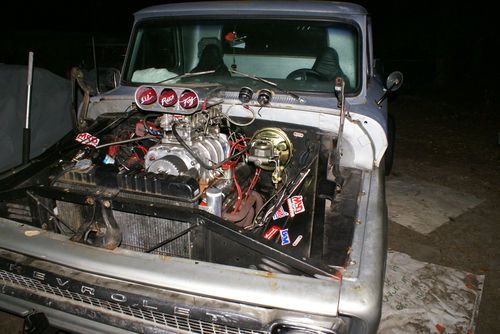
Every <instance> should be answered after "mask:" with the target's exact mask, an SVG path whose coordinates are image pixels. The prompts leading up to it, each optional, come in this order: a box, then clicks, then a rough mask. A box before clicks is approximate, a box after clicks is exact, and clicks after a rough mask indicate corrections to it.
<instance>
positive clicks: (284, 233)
mask: <svg viewBox="0 0 500 334" xmlns="http://www.w3.org/2000/svg"><path fill="white" fill-rule="evenodd" d="M280 235H281V246H285V245H288V244H290V235H289V234H288V229H284V230H280Z"/></svg>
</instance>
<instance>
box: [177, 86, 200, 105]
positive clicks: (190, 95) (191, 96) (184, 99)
mask: <svg viewBox="0 0 500 334" xmlns="http://www.w3.org/2000/svg"><path fill="white" fill-rule="evenodd" d="M179 104H180V105H181V108H183V109H193V108H196V107H197V106H198V96H196V93H195V92H193V91H191V90H185V91H184V92H182V94H181V97H180V98H179Z"/></svg>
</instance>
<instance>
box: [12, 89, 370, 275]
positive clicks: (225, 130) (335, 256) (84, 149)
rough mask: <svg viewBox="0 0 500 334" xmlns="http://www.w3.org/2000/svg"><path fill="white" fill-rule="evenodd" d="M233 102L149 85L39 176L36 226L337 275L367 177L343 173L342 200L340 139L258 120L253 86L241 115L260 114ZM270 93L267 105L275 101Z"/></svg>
mask: <svg viewBox="0 0 500 334" xmlns="http://www.w3.org/2000/svg"><path fill="white" fill-rule="evenodd" d="M222 92H223V90H222V88H221V86H219V85H213V84H208V85H207V84H204V85H196V84H190V85H189V86H163V85H161V86H141V87H138V88H137V90H136V94H135V104H133V105H132V106H131V107H130V108H129V110H127V111H126V112H123V113H118V114H115V113H105V114H103V115H101V116H99V117H98V118H97V119H96V120H95V122H94V124H93V125H92V126H91V127H89V128H88V129H87V130H86V132H82V133H79V134H77V136H76V138H74V137H73V138H74V139H73V142H72V143H71V145H69V146H71V147H73V149H71V150H66V151H67V153H66V154H65V155H64V156H63V157H62V158H61V157H60V159H58V161H57V162H55V163H54V164H52V165H51V166H50V167H49V168H44V169H43V170H42V171H41V172H39V173H38V174H37V175H38V176H37V178H38V181H35V182H36V183H42V184H43V183H44V181H43V180H46V179H48V184H47V185H48V186H40V187H36V188H34V189H32V190H29V191H27V192H26V193H27V195H28V204H29V205H28V206H30V207H31V210H32V212H33V210H35V212H37V214H36V215H34V217H36V218H35V220H36V221H35V222H36V223H38V225H40V226H42V227H43V228H45V229H48V230H51V231H54V232H56V233H60V234H63V235H66V236H68V237H70V239H71V240H72V241H75V242H80V243H85V244H88V245H92V246H97V247H102V248H107V249H115V248H117V247H120V248H124V249H130V250H133V251H140V252H147V253H153V254H158V255H163V256H177V257H185V258H190V259H195V260H202V261H208V262H214V263H220V264H227V265H234V266H240V267H247V268H253V269H262V270H266V271H270V272H284V273H291V274H306V275H312V276H315V275H323V276H331V275H335V273H336V270H338V269H340V268H342V266H343V265H344V263H345V261H346V259H347V256H348V251H349V247H350V244H351V240H352V233H353V228H354V227H353V226H354V225H353V220H354V219H353V216H354V210H355V207H356V200H357V194H358V191H359V184H360V179H361V178H360V172H359V171H356V170H348V171H347V170H346V171H344V175H343V180H344V189H343V191H342V196H340V197H339V199H340V198H341V199H342V201H340V200H338V199H337V198H336V197H337V194H336V189H337V187H336V183H335V182H334V178H333V177H332V173H333V172H332V170H333V169H332V164H333V163H334V157H333V153H332V152H333V151H334V150H333V146H334V141H335V138H334V136H332V135H331V134H327V133H321V132H320V131H319V130H318V129H315V128H310V127H306V126H299V125H297V124H287V123H279V122H276V121H270V120H264V119H261V118H259V117H256V115H257V114H258V113H259V112H260V109H259V108H256V106H255V105H250V104H248V103H246V102H248V99H247V97H248V94H249V93H250V92H249V88H248V87H243V88H242V90H241V91H240V101H241V103H238V104H237V107H239V108H244V109H245V110H247V111H248V113H249V115H253V116H252V117H250V118H241V117H230V116H229V115H228V114H227V113H225V112H223V102H224V101H223V98H222V96H223V94H222ZM264 95H266V96H268V98H267V99H262V104H261V107H263V106H265V105H266V104H267V103H269V100H270V98H271V97H272V94H267V91H266V92H264ZM245 101H246V102H245ZM259 104H260V102H259ZM234 106H235V105H231V106H230V107H229V108H231V107H234ZM75 139H76V143H75ZM40 175H41V176H40ZM44 177H46V179H44ZM346 185H347V186H346ZM21 202H23V201H21ZM24 203H26V199H25V200H24ZM346 203H350V204H346ZM15 205H19V202H17V203H16V204H15ZM3 210H4V211H5V210H6V211H7V213H8V212H9V210H10V209H9V207H8V206H7V208H3ZM17 218H19V217H17ZM21 220H22V217H21Z"/></svg>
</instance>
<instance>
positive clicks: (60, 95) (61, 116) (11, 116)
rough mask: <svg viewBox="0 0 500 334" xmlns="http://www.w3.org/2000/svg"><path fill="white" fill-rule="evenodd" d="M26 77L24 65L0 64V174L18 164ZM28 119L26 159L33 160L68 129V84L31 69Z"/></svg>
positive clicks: (69, 128) (69, 127) (48, 74)
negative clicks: (28, 145) (28, 141)
mask: <svg viewBox="0 0 500 334" xmlns="http://www.w3.org/2000/svg"><path fill="white" fill-rule="evenodd" d="M27 74H28V69H27V66H18V65H5V64H0V155H1V156H0V171H5V170H6V169H9V168H12V167H15V166H17V165H20V164H21V162H22V138H23V128H24V123H25V114H26V92H27V85H26V79H27ZM30 119H31V154H30V158H34V157H36V156H38V155H40V154H42V153H43V152H44V151H45V150H47V149H48V148H49V147H51V146H52V145H54V144H55V143H56V142H57V141H58V140H59V139H61V138H62V137H63V136H64V135H65V134H67V133H68V132H69V131H70V130H71V128H72V124H73V123H72V116H71V83H70V81H69V80H66V79H64V78H62V77H59V76H57V75H55V74H53V73H51V72H49V71H47V70H45V69H41V68H35V69H34V72H33V85H32V86H31V117H30Z"/></svg>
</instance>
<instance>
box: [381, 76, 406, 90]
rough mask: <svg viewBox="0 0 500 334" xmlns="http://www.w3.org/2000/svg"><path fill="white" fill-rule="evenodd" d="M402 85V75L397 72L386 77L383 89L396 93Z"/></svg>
mask: <svg viewBox="0 0 500 334" xmlns="http://www.w3.org/2000/svg"><path fill="white" fill-rule="evenodd" d="M402 85H403V73H401V72H399V71H395V72H392V73H391V74H389V76H388V77H387V80H386V82H385V88H386V89H387V90H389V91H391V92H395V91H397V90H398V89H399V88H400V87H401V86H402Z"/></svg>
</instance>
